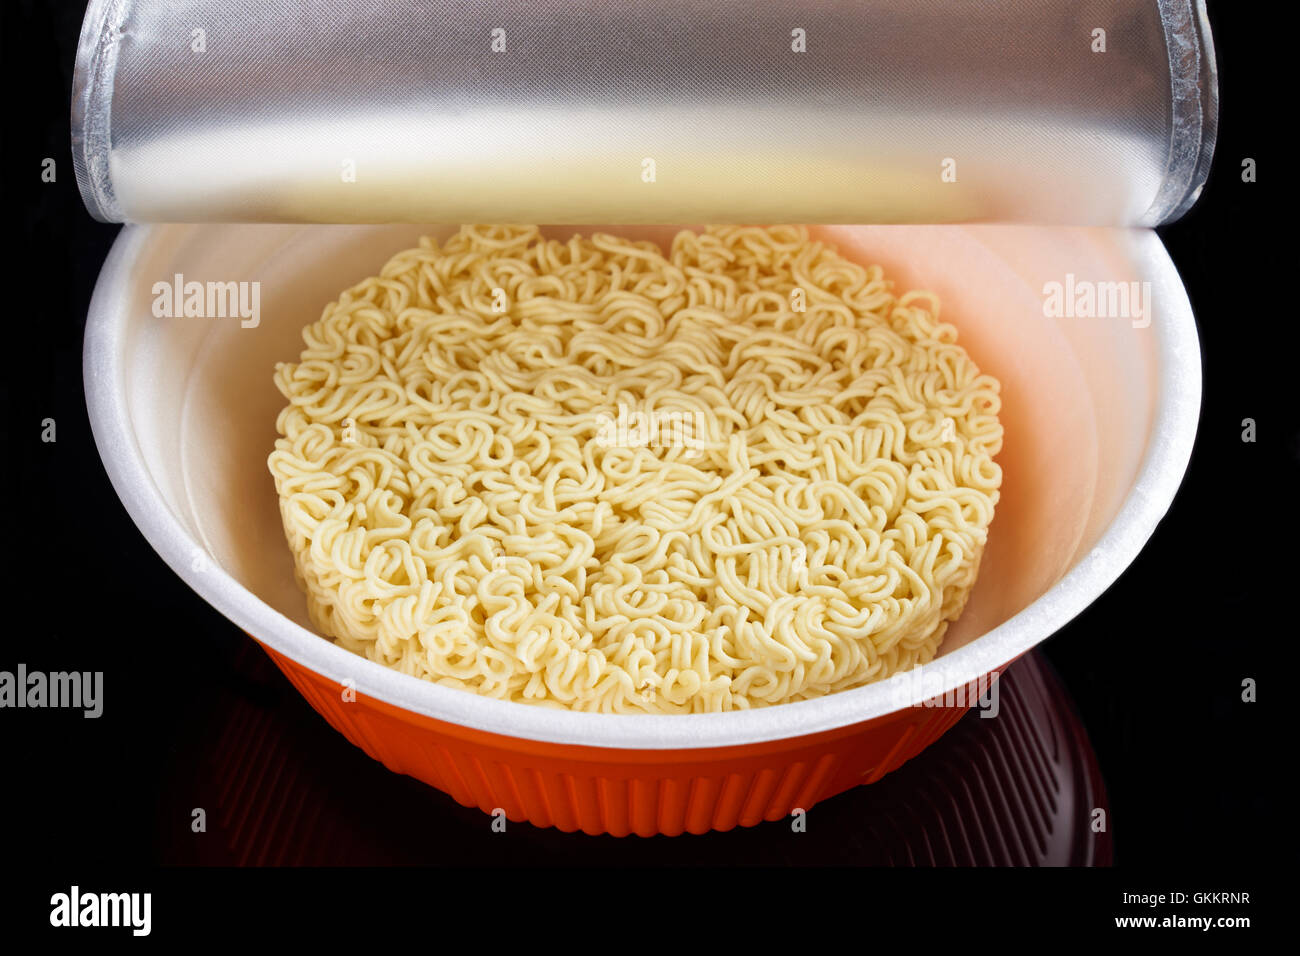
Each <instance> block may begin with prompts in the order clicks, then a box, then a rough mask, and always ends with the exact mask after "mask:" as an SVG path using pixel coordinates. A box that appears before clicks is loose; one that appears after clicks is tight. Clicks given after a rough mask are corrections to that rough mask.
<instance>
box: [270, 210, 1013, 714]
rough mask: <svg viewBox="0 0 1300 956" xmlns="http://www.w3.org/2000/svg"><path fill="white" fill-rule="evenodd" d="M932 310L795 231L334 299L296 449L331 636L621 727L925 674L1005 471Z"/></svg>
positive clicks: (496, 257) (289, 444) (294, 498)
mask: <svg viewBox="0 0 1300 956" xmlns="http://www.w3.org/2000/svg"><path fill="white" fill-rule="evenodd" d="M938 312H939V305H938V301H937V299H936V298H935V297H934V296H933V295H931V294H929V293H926V292H908V293H906V294H904V295H901V296H899V295H895V294H894V292H893V291H892V288H891V285H890V283H889V282H887V281H886V280H885V278H884V277H883V275H882V273H881V270H880V269H879V268H878V267H871V268H864V267H862V266H859V265H857V264H855V263H853V262H850V261H848V260H846V259H844V258H842V257H840V256H839V255H837V254H836V252H835V251H834V250H833V249H832V248H830V247H829V246H827V245H825V244H823V243H821V242H814V241H810V240H809V238H808V236H807V234H806V232H805V231H804V230H802V229H800V228H796V227H789V226H783V227H773V228H767V229H764V228H757V227H732V226H727V227H713V228H710V229H708V230H706V231H705V232H703V233H701V234H696V233H693V232H689V231H683V232H680V233H678V235H677V236H676V238H675V239H674V240H673V244H672V248H671V251H670V252H669V254H668V255H667V256H666V257H665V256H664V254H663V253H662V251H661V250H660V249H659V248H658V247H656V246H655V245H654V244H653V243H648V242H631V241H628V240H626V239H621V238H617V237H614V236H609V235H594V236H592V237H590V238H581V237H577V236H575V237H573V238H572V239H570V240H568V241H567V242H559V241H555V240H546V239H543V238H542V237H541V236H540V235H539V232H538V230H537V229H536V228H535V227H531V226H466V227H464V228H462V229H461V231H460V232H459V233H457V234H456V235H455V236H453V237H451V238H450V239H448V240H447V241H446V242H445V243H443V244H442V245H441V246H440V245H439V244H438V243H436V242H434V241H432V240H430V239H428V238H426V239H424V240H422V241H421V243H420V245H419V247H418V248H414V249H408V250H406V251H404V252H401V253H399V254H397V255H396V256H394V257H393V258H392V259H391V260H390V261H389V262H388V264H387V265H385V266H384V268H383V269H382V270H381V272H380V275H379V276H377V277H372V278H369V279H366V280H364V281H363V282H361V283H359V284H357V285H356V286H354V287H352V288H351V289H349V290H347V291H346V292H344V293H343V294H342V295H341V296H340V297H339V299H338V301H337V302H334V303H331V304H330V305H329V306H328V307H326V309H325V312H324V314H323V315H322V316H321V319H320V320H319V321H318V322H316V323H314V324H313V325H311V326H309V327H308V328H307V329H305V330H304V332H303V338H304V340H305V342H306V348H305V349H304V350H303V352H302V356H301V359H300V360H299V361H298V362H297V363H296V364H291V363H285V364H281V365H279V366H277V368H276V373H275V382H276V385H277V387H278V388H279V389H280V391H281V392H282V393H283V394H284V396H285V398H286V399H288V402H289V404H288V406H287V407H286V408H285V409H284V410H283V411H282V412H281V413H280V416H279V419H278V421H277V428H278V430H279V432H280V435H281V436H282V437H281V438H280V439H279V440H278V441H277V442H276V447H275V451H274V452H273V453H272V454H271V456H270V461H269V465H270V469H271V473H272V475H273V476H274V477H275V483H276V488H277V490H278V492H279V496H280V508H281V513H282V515H283V518H284V526H285V533H286V535H287V537H288V540H289V544H290V547H291V548H292V550H293V554H294V559H295V563H296V568H297V573H298V577H299V580H300V583H301V584H302V585H303V586H304V588H305V590H306V593H307V599H308V605H309V608H310V612H311V617H312V620H313V622H314V623H315V625H316V627H318V628H319V629H320V630H321V631H322V632H323V633H325V634H327V635H329V636H331V637H332V638H334V640H336V641H337V642H338V643H339V644H341V645H342V646H343V647H345V648H348V649H349V650H352V651H354V652H356V653H358V654H363V655H365V656H366V657H368V658H370V659H371V660H374V661H378V662H380V663H382V664H385V665H387V666H389V667H393V668H396V669H398V670H401V671H403V672H405V673H408V674H412V675H415V676H417V677H421V678H424V679H426V680H430V681H435V682H437V683H440V684H444V685H446V686H449V687H457V688H461V689H464V690H469V691H474V692H476V693H479V694H485V695H489V696H492V697H498V698H505V699H509V700H515V701H522V702H526V703H532V704H539V705H545V706H552V707H566V708H572V709H576V710H589V711H600V712H613V713H632V712H645V713H700V712H707V711H724V710H734V709H743V708H749V707H759V706H766V705H769V704H778V703H783V702H786V701H794V700H802V699H805V698H809V697H816V696H819V695H822V694H828V693H832V692H834V691H839V690H844V689H845V688H849V687H856V686H858V685H861V684H864V683H867V682H870V681H873V680H879V679H881V678H883V677H887V676H889V675H890V674H892V673H894V672H896V671H899V670H902V669H906V668H910V667H913V666H915V665H916V664H920V663H924V662H926V661H929V660H930V659H931V658H932V657H933V656H934V653H935V651H936V649H937V648H938V646H939V643H940V642H941V640H942V638H943V634H944V631H945V629H946V628H947V626H948V622H950V621H952V620H953V619H955V618H956V617H957V616H958V615H959V614H960V613H961V611H962V609H963V607H964V606H965V604H966V600H967V598H968V597H969V595H970V591H971V588H972V586H973V585H974V582H975V576H976V573H977V571H978V568H979V562H980V556H981V554H982V552H983V548H984V543H985V539H986V535H987V530H988V526H989V522H990V521H992V519H993V509H994V506H995V505H996V503H997V500H998V489H999V486H1000V484H1001V480H1002V475H1001V470H1000V469H999V467H998V465H997V464H996V463H995V462H994V460H993V456H994V455H996V454H997V452H998V451H999V449H1000V448H1001V444H1002V426H1001V425H1000V424H999V422H998V418H997V413H998V410H999V397H998V383H997V382H996V381H995V380H994V379H993V378H991V377H990V376H988V375H982V374H981V373H980V371H979V369H977V368H976V367H975V365H974V363H972V362H971V360H970V358H969V357H968V356H967V355H966V353H965V352H964V351H963V350H962V349H961V348H960V347H959V346H958V345H957V344H956V330H955V329H954V328H953V327H952V326H951V325H947V324H944V323H941V322H940V321H939V319H938Z"/></svg>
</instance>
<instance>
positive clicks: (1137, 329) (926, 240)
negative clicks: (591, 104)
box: [84, 226, 1201, 835]
mask: <svg viewBox="0 0 1300 956" xmlns="http://www.w3.org/2000/svg"><path fill="white" fill-rule="evenodd" d="M592 228H603V229H604V230H605V231H610V232H621V233H624V234H632V235H637V236H646V237H650V238H656V239H660V240H663V239H665V238H666V237H668V236H670V235H671V233H672V231H673V230H671V229H667V228H663V227H656V228H631V227H564V228H557V229H555V230H552V232H554V233H558V234H569V233H571V232H572V231H575V230H577V231H584V232H585V231H590V230H591V229H592ZM450 231H452V230H451V228H449V227H440V226H432V227H425V228H420V227H417V226H382V227H378V226H376V227H353V226H348V227H340V226H314V227H302V226H202V227H198V226H148V227H141V226H129V227H126V228H125V229H123V231H122V234H121V235H120V237H119V238H118V240H117V243H116V245H115V246H114V248H113V251H112V252H111V254H110V256H109V258H108V260H107V261H106V263H105V265H104V268H103V270H102V273H101V275H100V280H99V284H98V286H97V288H96V291H95V296H94V299H93V300H92V302H91V308H90V315H89V319H88V322H87V326H86V340H85V358H84V370H85V383H86V399H87V405H88V409H89V412H90V417H91V423H92V427H93V429H94V433H95V439H96V442H97V444H98V447H99V450H100V454H101V457H102V458H103V460H104V465H105V468H106V470H107V471H108V474H109V477H110V479H111V480H112V482H113V484H114V487H115V488H116V489H117V492H118V494H119V495H120V497H121V499H122V501H123V503H124V505H125V506H126V508H127V510H128V511H129V512H130V514H131V516H132V517H133V519H134V520H135V521H136V523H137V525H138V526H139V527H140V529H141V531H142V532H143V533H144V535H145V537H146V538H147V539H148V540H149V542H150V543H151V544H152V545H153V546H154V548H155V549H156V550H157V551H158V553H159V554H160V555H161V556H162V557H163V559H164V560H165V561H166V562H167V563H168V564H169V565H171V567H172V568H174V569H175V570H176V571H177V573H178V574H180V575H181V577H182V578H183V579H184V580H185V581H186V582H187V583H189V584H190V586H191V587H192V588H193V589H194V590H195V591H196V592H198V593H199V594H200V595H201V596H203V597H204V598H205V599H206V600H207V601H208V602H210V603H211V604H212V605H213V606H214V607H215V608H217V609H218V610H219V611H220V612H221V613H223V614H225V615H226V616H227V617H228V618H230V619H231V620H232V621H234V622H235V623H236V624H238V625H239V626H240V627H242V628H243V629H244V630H246V631H247V632H248V633H249V634H251V635H252V636H253V637H254V638H255V639H256V640H257V641H259V642H260V643H261V644H262V646H263V647H265V648H266V650H267V652H268V653H269V654H270V655H271V657H272V658H273V659H274V660H275V662H276V663H277V664H278V665H279V666H280V668H281V669H282V670H283V671H284V673H285V674H286V675H287V676H288V677H289V679H290V680H291V681H292V682H293V684H294V686H295V687H297V688H298V690H299V691H300V692H301V693H302V694H303V696H304V697H306V698H307V700H308V701H310V703H311V704H312V706H313V707H315V708H316V710H318V711H319V712H320V713H321V714H322V715H323V716H324V717H325V719H326V720H328V721H329V722H330V724H331V725H332V726H334V727H335V728H336V729H337V730H338V731H339V732H341V733H343V734H344V735H345V736H346V737H347V738H348V739H349V740H351V741H352V742H353V743H354V744H356V745H357V746H358V747H361V748H362V749H363V750H365V751H366V752H367V753H368V754H370V755H371V756H372V757H374V758H375V759H377V760H380V761H382V762H383V763H384V764H385V765H386V766H388V767H389V768H391V769H392V770H395V771H397V772H400V773H407V774H410V775H412V776H414V777H417V778H418V779H420V780H423V781H425V782H426V783H428V784H430V785H432V786H434V787H437V788H438V789H440V790H443V791H445V792H446V793H449V794H450V795H451V796H452V797H454V798H455V799H456V800H458V801H459V802H460V803H462V804H465V805H467V806H477V807H479V808H481V809H482V810H484V811H486V812H489V813H495V812H498V811H500V812H503V813H504V814H505V815H506V816H507V817H508V818H509V819H511V820H516V821H519V820H528V821H531V822H533V823H535V824H537V825H539V826H556V827H559V828H561V829H564V830H577V829H581V830H584V831H586V832H588V833H613V834H619V835H622V834H628V833H637V834H641V835H650V834H655V833H666V834H675V833H681V832H683V831H691V832H702V831H705V830H710V829H718V830H725V829H729V828H731V827H734V826H737V825H742V826H748V825H753V824H756V823H758V822H760V821H762V820H773V819H778V818H780V817H784V816H787V815H788V814H791V813H793V812H794V811H796V810H808V809H810V808H811V807H812V806H813V805H814V804H816V803H817V802H818V801H819V800H822V799H825V798H826V797H829V796H831V795H833V794H836V793H839V792H841V791H843V790H845V789H848V788H849V787H852V786H855V785H857V784H861V783H870V782H871V781H873V780H877V779H879V778H880V777H881V776H882V775H884V774H886V773H888V772H889V771H890V770H893V769H894V768H896V767H898V766H899V765H900V764H902V763H903V762H904V761H906V760H908V759H909V758H911V757H913V756H915V755H916V754H918V753H920V752H921V751H922V750H923V749H925V747H927V746H928V745H929V744H930V743H932V742H933V741H934V740H936V739H937V738H938V737H939V736H940V735H941V734H943V733H944V731H946V730H947V729H948V728H949V727H951V726H952V725H953V724H954V723H956V721H957V720H958V719H959V718H960V716H961V715H962V714H963V713H964V712H965V711H966V710H967V709H968V707H969V705H970V703H971V702H973V701H974V699H975V696H976V694H978V693H980V692H983V691H985V690H986V689H987V678H988V676H989V675H991V674H993V673H995V672H996V671H997V670H998V669H999V668H1000V667H1002V666H1003V665H1005V664H1006V663H1008V662H1009V661H1012V660H1014V659H1015V658H1016V657H1018V656H1019V655H1020V654H1023V653H1024V652H1025V651H1027V650H1028V649H1029V648H1031V647H1033V646H1034V645H1035V644H1037V643H1038V642H1040V641H1042V640H1043V639H1044V638H1046V637H1047V636H1049V635H1050V634H1052V633H1053V632H1054V631H1055V630H1056V629H1058V628H1059V627H1060V626H1061V625H1063V624H1064V623H1065V622H1067V621H1068V620H1070V618H1072V617H1073V616H1074V615H1076V614H1078V613H1079V612H1080V611H1081V610H1083V609H1084V608H1085V607H1086V606H1087V605H1088V604H1089V603H1091V602H1092V601H1093V600H1094V599H1095V598H1096V597H1097V596H1098V595H1100V594H1101V593H1102V591H1104V590H1105V589H1106V588H1107V587H1108V586H1109V585H1110V584H1111V583H1112V582H1113V581H1114V580H1115V578H1117V577H1118V576H1119V575H1120V574H1121V573H1122V572H1123V570H1124V569H1125V568H1126V567H1127V566H1128V564H1129V563H1130V562H1131V561H1132V560H1133V558H1134V557H1135V556H1136V554H1137V553H1138V551H1139V550H1140V548H1141V547H1142V545H1143V544H1144V543H1145V541H1146V540H1147V538H1148V537H1149V536H1150V534H1151V532H1152V531H1153V530H1154V528H1155V525H1156V523H1157V522H1158V521H1159V519H1160V518H1161V516H1162V515H1163V514H1164V513H1165V511H1166V510H1167V508H1168V506H1169V503H1170V501H1171V500H1172V498H1173V496H1174V494H1175V492H1176V491H1177V488H1178V485H1179V482H1180V481H1181V479H1182V475H1183V471H1184V469H1185V468H1186V465H1187V461H1188V458H1189V456H1190V453H1191V447H1192V442H1193V439H1194V437H1195V430H1196V421H1197V415H1198V411H1199V406H1200V388H1201V369H1200V353H1199V346H1198V342H1197V338H1196V329H1195V324H1194V322H1193V319H1192V315H1191V309H1190V306H1189V304H1188V301H1187V297H1186V294H1185V292H1184V290H1183V288H1182V284H1181V282H1180V281H1179V279H1178V276H1177V273H1176V272H1175V270H1174V269H1173V266H1172V264H1171V263H1170V262H1169V259H1168V256H1167V255H1166V253H1165V251H1164V248H1163V247H1162V246H1161V245H1160V242H1159V240H1158V239H1157V238H1156V236H1155V235H1154V234H1153V233H1149V232H1141V231H1126V230H1098V229H1061V228H1037V227H1025V226H1019V227H1005V226H1004V227H988V226H985V227H956V226H954V227H938V226H924V227H917V226H893V227H848V226H836V227H818V228H815V229H814V230H813V232H814V234H816V235H818V236H820V237H823V238H827V239H830V240H831V241H833V242H835V243H836V244H837V245H838V246H839V247H840V250H841V251H842V252H843V253H845V254H846V255H849V256H850V257H852V258H855V259H857V260H859V261H862V262H879V263H880V264H881V265H883V266H884V267H885V268H886V270H887V272H888V273H889V275H890V276H891V277H892V278H894V279H895V280H896V282H897V283H898V287H899V288H905V287H912V288H919V287H924V288H929V289H933V290H934V291H936V292H937V293H939V295H940V296H941V297H942V299H943V303H944V305H943V317H944V318H945V319H946V320H949V321H952V322H953V323H954V324H956V325H957V327H958V329H959V331H960V336H961V342H962V344H963V345H964V346H965V347H966V348H967V349H968V351H970V353H971V354H972V356H973V357H974V358H975V360H976V362H977V363H978V364H979V365H980V367H981V368H982V369H984V370H985V371H987V372H990V373H992V374H994V375H996V376H998V378H999V379H1000V380H1001V381H1002V383H1003V412H1002V421H1003V424H1004V426H1005V428H1006V436H1007V437H1006V443H1005V447H1004V451H1003V453H1002V455H1000V456H999V463H1000V464H1001V465H1002V467H1003V470H1004V475H1005V478H1004V484H1003V489H1002V500H1001V502H1000V504H999V507H998V513H997V516H996V518H995V520H994V523H993V526H992V529H991V531H990V537H989V544H988V547H987V550H986V552H985V555H984V560H983V566H982V570H981V575H980V579H979V582H978V584H977V585H976V588H975V590H974V592H973V594H972V596H971V599H970V602H969V604H968V605H967V608H966V612H965V613H964V614H963V616H962V618H961V619H960V620H959V621H958V622H956V624H954V625H953V626H952V627H951V628H950V629H949V632H948V634H947V636H946V637H945V640H944V643H943V646H942V647H941V648H940V651H939V654H938V655H937V656H936V658H935V660H934V661H933V662H931V663H930V664H927V665H925V666H924V667H921V668H917V669H915V670H913V671H911V672H908V673H907V674H904V675H897V676H896V677H894V678H891V679H890V680H887V681H882V682H879V683H876V684H872V685H868V686H866V687H861V688H857V689H854V690H849V691H844V692H841V693H838V694H832V695H829V696H827V697H824V698H820V699H817V700H810V701H801V702H798V703H793V704H784V705H780V706H776V707H767V708H760V709H756V710H751V711H739V712H734V713H727V714H707V715H692V716H622V715H603V714H582V713H572V712H569V711H560V710H551V709H545V708H539V707H534V706H529V705H525V704H516V703H511V702H507V701H497V700H491V699H488V698H484V697H479V696H477V695H474V694H469V693H465V692H462V691H457V690H453V689H450V688H445V687H439V686H436V685H433V684H429V683H427V682H424V681H420V680H418V679H416V678H413V677H409V676H406V675H404V674H400V673H397V672H396V671H392V670H389V669H387V668H384V667H382V666H380V665H378V664H375V663H372V662H370V661H368V660H365V659H364V658H361V657H358V656H356V655H354V654H351V653H349V652H347V651H345V650H343V649H342V648H340V647H337V646H336V645H334V644H333V643H331V642H329V641H327V640H325V639H323V638H321V637H320V636H319V635H318V634H316V633H314V632H313V631H312V630H311V628H310V625H309V622H308V619H307V614H306V604H305V600H304V598H303V596H302V594H301V593H300V592H299V591H298V588H297V586H296V584H295V583H294V579H293V571H292V560H291V557H290V555H289V551H288V548H287V547H286V546H285V543H284V538H283V532H282V529H281V524H280V518H279V513H278V507H277V500H276V494H275V489H274V485H273V483H272V481H271V478H270V475H269V473H268V471H267V469H266V465H265V461H266V456H267V454H268V453H269V452H270V450H271V448H272V445H273V443H274V440H275V431H274V422H275V416H276V413H277V412H278V410H279V408H280V406H281V404H282V400H281V398H280V396H279V394H278V393H277V392H276V390H275V388H274V387H273V385H272V384H271V371H272V368H273V366H274V363H275V362H276V361H279V360H285V359H290V358H293V357H295V356H296V355H297V354H298V352H299V351H300V347H301V346H300V332H301V329H302V328H303V327H304V326H305V325H307V324H308V323H309V322H311V321H314V320H315V319H316V318H317V317H318V316H319V314H320V310H321V308H322V307H323V306H324V304H325V303H326V302H328V301H330V300H331V299H333V298H334V297H335V296H336V295H337V294H338V292H339V291H340V290H342V289H343V288H345V287H346V286H347V285H349V284H351V283H353V282H355V281H357V280H360V279H361V278H363V277H365V276H367V275H370V274H373V273H375V272H376V271H378V269H379V267H380V266H381V265H382V264H383V263H384V262H385V261H386V260H387V258H388V257H389V256H390V255H391V254H392V253H394V252H396V251H397V250H399V249H401V248H404V247H406V246H408V245H410V244H413V243H414V241H415V240H416V239H417V238H418V236H419V235H421V234H422V233H434V234H445V233H448V232H450ZM178 274H179V275H181V276H182V277H183V279H184V281H199V282H209V281H222V282H225V281H236V282H250V283H257V284H258V285H257V289H258V290H259V296H260V298H259V304H260V311H259V314H258V315H257V317H256V321H255V322H254V321H251V320H245V321H243V322H241V321H240V319H239V318H238V317H235V318H210V319H196V318H158V317H155V315H154V310H153V309H152V304H153V301H154V291H153V290H154V286H155V284H157V283H160V282H162V283H172V282H173V281H174V278H175V276H176V275H178ZM1079 282H1132V283H1137V285H1135V286H1133V287H1132V288H1133V289H1134V290H1136V291H1135V296H1134V298H1133V302H1134V303H1136V304H1137V305H1135V307H1134V310H1133V311H1130V312H1129V313H1126V314H1123V315H1112V316H1109V317H1096V316H1088V315H1080V314H1077V312H1075V313H1071V311H1070V310H1066V314H1064V315H1061V314H1057V311H1058V310H1054V309H1052V308H1050V307H1047V306H1045V301H1046V298H1047V295H1048V292H1049V291H1050V290H1051V289H1052V288H1053V285H1052V284H1054V283H1055V284H1059V285H1062V286H1064V285H1066V284H1070V285H1075V286H1077V284H1078V283H1079ZM1142 303H1145V307H1143V306H1142ZM936 698H937V699H938V700H939V701H940V706H927V705H926V704H927V702H930V701H932V700H934V699H936Z"/></svg>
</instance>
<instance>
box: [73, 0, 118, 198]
mask: <svg viewBox="0 0 1300 956" xmlns="http://www.w3.org/2000/svg"><path fill="white" fill-rule="evenodd" d="M126 6H127V0H90V4H89V6H88V7H87V8H86V16H85V18H84V19H83V20H82V24H81V36H80V38H79V39H78V40H77V61H76V68H75V70H74V72H73V80H72V84H73V86H72V167H73V170H74V171H75V172H76V176H77V188H78V189H80V190H81V198H82V201H83V202H85V204H86V209H87V210H89V212H90V214H91V215H92V216H94V217H95V218H96V219H98V220H100V221H101V222H122V221H123V220H124V219H125V217H124V216H123V215H122V210H121V208H120V207H119V206H118V203H117V196H116V195H115V193H114V192H113V176H112V172H111V170H110V169H109V159H110V157H111V156H112V145H113V144H112V108H113V81H114V78H115V73H116V70H117V52H118V46H119V43H120V40H121V37H122V23H123V21H124V19H125V17H126Z"/></svg>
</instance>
